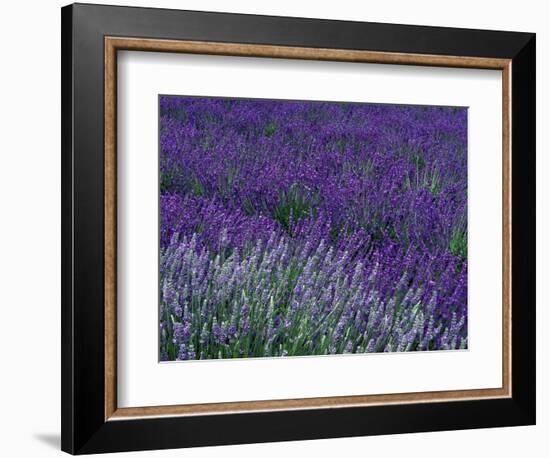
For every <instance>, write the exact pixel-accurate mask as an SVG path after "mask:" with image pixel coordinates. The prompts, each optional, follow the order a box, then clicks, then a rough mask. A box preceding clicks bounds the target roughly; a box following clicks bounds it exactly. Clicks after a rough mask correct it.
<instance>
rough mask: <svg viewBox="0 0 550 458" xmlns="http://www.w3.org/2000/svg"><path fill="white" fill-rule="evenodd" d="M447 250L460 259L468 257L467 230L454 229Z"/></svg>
mask: <svg viewBox="0 0 550 458" xmlns="http://www.w3.org/2000/svg"><path fill="white" fill-rule="evenodd" d="M449 250H450V251H451V253H452V254H454V255H455V256H458V257H459V258H461V259H462V260H465V259H466V258H467V257H468V232H467V231H466V230H464V229H456V228H455V229H454V230H453V233H452V235H451V240H450V241H449Z"/></svg>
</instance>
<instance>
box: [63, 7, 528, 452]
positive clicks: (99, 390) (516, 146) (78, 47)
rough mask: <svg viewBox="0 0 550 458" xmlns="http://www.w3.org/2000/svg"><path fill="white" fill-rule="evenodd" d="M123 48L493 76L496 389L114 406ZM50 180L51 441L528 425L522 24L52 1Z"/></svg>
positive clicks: (198, 441) (170, 443) (135, 444)
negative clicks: (57, 164)
mask: <svg viewBox="0 0 550 458" xmlns="http://www.w3.org/2000/svg"><path fill="white" fill-rule="evenodd" d="M225 24H231V27H224V25H225ZM120 50H133V51H142V52H149V51H155V52H171V53H191V54H204V55H229V56H241V57H269V58H285V59H301V60H325V61H344V62H368V63H381V64H388V65H391V64H401V65H422V66H442V67H460V68H483V69H496V70H500V71H501V72H502V87H503V91H502V107H503V109H502V132H503V136H502V164H503V174H502V183H503V194H502V202H503V212H502V215H503V218H502V235H503V246H502V259H503V263H502V264H503V265H502V278H503V287H502V315H503V326H502V368H503V373H502V380H503V384H502V386H501V387H500V388H491V389H472V390H459V391H434V392H410V393H405V394H391V393H388V394H383V395H366V396H338V397H321V398H307V399H287V400H277V401H275V400H271V401H270V400H266V401H244V402H231V403H214V404H207V403H205V404H187V405H174V406H143V407H137V408H119V407H118V405H117V399H116V398H117V396H116V393H117V351H116V333H117V332H116V330H117V321H116V319H117V313H116V301H117V282H116V272H117V270H116V269H117V267H116V266H117V265H116V246H117V245H116V241H117V222H116V209H117V193H116V181H117V161H116V138H117V125H116V101H117V95H116V87H117V71H116V69H117V66H116V63H117V52H118V51H120ZM62 180H63V182H62V188H63V192H62V449H63V450H65V451H67V452H69V453H73V454H80V453H97V452H112V451H127V450H142V449H156V448H174V447H190V446H200V445H221V444H237V443H246V442H267V441H281V440H298V439H313V438H328V437H346V436H355V435H369V434H390V433H400V432H416V431H438V430H447V429H466V428H480V427H492V426H512V425H528V424H534V422H535V275H534V272H535V35H534V34H529V33H518V32H495V31H482V30H466V29H450V28H435V27H420V26H404V25H389V24H375V23H359V22H342V21H326V20H314V19H296V18H282V17H266V16H249V15H238V14H221V13H203V12H191V11H175V10H161V9H146V8H127V7H111V6H100V5H81V4H75V5H70V6H67V7H65V8H63V9H62ZM514 222H515V225H514ZM298 425H299V427H298ZM213 430H215V431H217V433H216V435H211V433H210V432H211V431H213Z"/></svg>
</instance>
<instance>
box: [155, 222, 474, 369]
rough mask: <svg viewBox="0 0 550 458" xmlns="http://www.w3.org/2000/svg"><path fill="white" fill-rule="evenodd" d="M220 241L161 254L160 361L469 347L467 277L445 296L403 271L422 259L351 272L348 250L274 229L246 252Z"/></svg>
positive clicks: (184, 243)
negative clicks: (217, 245) (214, 247)
mask: <svg viewBox="0 0 550 458" xmlns="http://www.w3.org/2000/svg"><path fill="white" fill-rule="evenodd" d="M221 245H222V247H221V250H220V251H219V252H218V253H217V254H215V255H214V254H213V253H211V252H209V251H208V250H207V249H206V248H202V249H200V248H199V247H198V246H197V237H196V236H195V235H194V236H193V237H192V238H191V239H188V238H187V237H183V239H179V240H178V238H177V237H176V236H174V237H173V239H172V242H171V243H169V244H168V246H167V247H166V248H164V249H163V250H162V254H161V263H160V264H161V291H162V298H161V318H162V319H161V325H160V326H161V358H162V359H163V360H174V359H176V360H186V359H216V358H230V357H254V356H255V357H269V356H293V355H326V354H339V353H368V352H382V351H386V352H391V351H410V350H436V349H457V348H466V345H467V316H466V308H465V307H464V301H465V293H466V289H465V281H464V280H465V278H464V277H462V279H461V281H459V282H457V284H456V285H455V286H454V288H450V289H448V290H443V289H441V288H438V287H434V286H435V285H434V283H433V282H430V281H429V280H427V279H426V278H424V277H423V276H422V274H421V272H420V271H418V272H417V273H416V275H415V273H414V272H409V269H408V267H410V266H411V265H413V264H414V263H415V261H417V262H418V261H421V260H418V259H417V260H413V259H405V269H404V271H403V272H401V273H400V274H397V275H396V272H395V271H394V272H392V264H393V263H392V262H388V261H389V260H388V259H383V258H381V257H379V258H378V259H375V260H373V262H372V263H371V264H370V265H368V266H367V265H363V264H362V262H360V261H359V262H356V263H354V268H353V271H352V272H349V270H348V269H347V266H348V265H349V263H350V261H351V255H350V253H349V252H347V251H339V250H336V249H334V248H333V247H331V246H330V245H329V244H326V243H324V242H323V241H321V242H319V243H318V244H317V245H312V244H309V243H306V244H299V243H295V242H294V241H293V240H291V239H289V238H288V237H285V236H282V237H278V236H277V235H276V234H275V233H272V235H271V237H270V238H269V239H268V241H267V242H262V241H258V242H257V243H256V244H255V245H254V246H253V247H252V248H250V249H248V250H245V251H246V252H241V251H240V250H237V249H235V250H232V251H231V253H230V254H229V255H226V252H225V250H224V249H223V242H221ZM455 261H456V260H454V259H453V258H448V259H446V260H444V261H443V262H442V261H441V260H439V262H440V263H443V264H445V263H446V264H448V266H447V269H446V270H448V271H449V272H453V271H454V270H455V269H456V264H455ZM388 276H389V277H394V278H397V276H400V278H398V279H397V281H392V282H389V284H388V282H387V281H384V278H387V277H388ZM442 303H445V304H446V310H445V312H446V313H441V310H442V307H441V305H442Z"/></svg>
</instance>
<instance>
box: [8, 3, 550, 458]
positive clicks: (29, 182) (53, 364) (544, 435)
mask: <svg viewBox="0 0 550 458" xmlns="http://www.w3.org/2000/svg"><path fill="white" fill-rule="evenodd" d="M93 3H97V2H93ZM108 3H111V4H127V3H126V2H120V1H116V0H109V1H108ZM128 3H130V4H132V5H135V6H157V7H168V8H180V9H196V10H211V11H228V12H238V13H252V14H254V13H256V14H271V15H283V16H303V17H315V18H326V19H348V20H362V21H379V22H393V23H405V24H425V25H441V26H450V27H469V28H486V29H501V30H520V31H529V32H536V33H537V47H538V49H537V59H538V69H537V80H538V88H537V91H538V97H537V128H538V139H537V140H538V141H537V146H538V148H537V150H538V172H537V180H538V182H537V186H538V201H537V207H538V214H539V218H538V222H537V224H538V236H537V237H538V249H537V252H538V255H539V257H538V260H537V262H538V291H537V293H538V294H537V297H538V301H537V304H538V358H537V359H538V368H539V371H538V377H537V381H538V425H537V426H534V427H522V428H504V429H488V430H474V431H451V432H442V433H427V434H407V435H398V436H381V437H366V438H352V439H332V440H320V441H307V442H306V441H304V442H290V443H275V444H260V445H242V446H231V447H223V448H220V447H217V448H202V449H191V450H185V451H181V450H172V451H158V452H146V453H140V454H139V455H138V454H126V455H124V456H158V457H170V456H182V455H183V454H185V456H187V457H193V458H198V457H216V456H220V457H221V456H223V457H224V458H231V457H239V458H245V457H256V456H263V457H271V456H273V457H280V456H287V457H293V456H316V457H324V456H345V455H356V456H367V455H370V456H385V457H392V456H400V455H404V454H406V455H407V457H409V458H414V457H425V456H426V455H435V456H444V457H445V458H451V457H461V458H464V457H469V456H477V455H479V454H489V455H491V456H497V455H498V456H500V457H501V458H505V457H515V456H529V457H540V456H547V453H548V450H550V397H549V396H548V395H547V391H548V390H547V389H546V387H545V384H546V385H547V384H548V375H549V369H550V362H549V355H550V348H549V345H550V344H549V342H550V340H549V339H548V338H545V337H544V335H543V331H544V330H545V329H546V328H547V327H548V326H549V325H550V314H549V313H548V312H546V311H544V310H543V308H544V304H545V303H546V304H548V301H549V300H550V279H549V278H548V268H549V263H550V243H548V242H546V243H545V242H544V240H543V234H544V232H545V231H547V230H548V228H550V209H548V206H547V202H550V195H549V193H550V186H549V185H547V184H546V185H545V184H544V183H543V178H544V177H546V176H548V175H549V174H550V161H549V160H548V159H543V151H544V144H543V141H544V138H543V136H544V134H545V133H546V132H543V130H544V129H543V126H544V125H545V124H544V121H545V119H544V117H545V115H546V116H548V110H550V92H549V91H548V90H547V89H546V88H545V87H543V85H544V66H545V65H547V61H546V62H545V60H544V57H546V56H545V52H546V54H547V53H548V50H549V49H550V31H549V26H550V14H549V12H548V11H547V10H546V9H545V8H546V7H545V2H542V1H540V0H523V1H521V2H518V1H508V0H506V1H505V0H501V1H499V2H496V1H493V2H480V1H478V0H461V1H459V2H441V1H436V0H434V1H432V0H416V1H414V2H411V1H407V0H387V1H384V2H357V1H356V0H339V1H337V2H335V1H331V0H326V1H325V0H322V1H321V0H317V1H316V2H305V1H304V2H297V1H296V0H277V1H273V2H268V3H262V2H258V1H254V0H232V1H231V2H227V1H223V0H202V1H199V0H189V1H183V0H181V1H176V0H173V1H167V0H161V1H152V0H147V1H143V0H141V1H140V0H128ZM63 4H64V2H60V1H57V0H47V1H44V0H43V1H35V0H27V1H25V2H9V3H5V4H3V5H2V6H3V7H2V13H1V16H0V38H1V41H0V42H1V43H2V65H1V70H0V126H1V130H0V161H1V165H0V211H1V214H2V216H3V218H2V222H1V224H0V278H1V281H0V313H1V318H0V355H1V365H0V374H1V376H0V454H1V455H2V456H6V457H19V456H21V457H23V456H25V457H27V456H29V457H48V456H59V454H60V453H61V452H60V451H59V429H60V416H59V411H60V407H59V403H60V393H59V391H60V389H59V386H60V375H59V374H60V338H59V335H60V11H59V8H60V7H61V6H62V5H63ZM546 145H548V136H547V137H546ZM543 211H544V213H543ZM545 280H546V285H543V283H544V282H545ZM213 434H215V431H213Z"/></svg>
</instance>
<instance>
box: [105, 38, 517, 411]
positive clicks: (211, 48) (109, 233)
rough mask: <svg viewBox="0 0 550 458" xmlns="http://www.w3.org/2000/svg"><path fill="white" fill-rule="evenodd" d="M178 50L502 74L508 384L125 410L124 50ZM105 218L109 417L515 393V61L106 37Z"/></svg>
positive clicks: (504, 360) (504, 336)
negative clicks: (120, 290)
mask: <svg viewBox="0 0 550 458" xmlns="http://www.w3.org/2000/svg"><path fill="white" fill-rule="evenodd" d="M119 50H127V51H144V52H173V53H187V54H206V55H222V56H240V57H267V58H281V59H301V60H321V61H337V62H357V63H378V64H394V65H420V66H436V67H456V68H479V69H493V70H501V72H502V381H503V383H502V387H500V388H488V389H471V390H451V391H430V392H414V393H396V394H375V395H353V396H332V397H318V398H301V399H283V400H264V401H241V402H223V403H208V404H181V405H169V406H143V407H126V408H118V404H117V371H116V367H117V344H116V343H117V335H116V332H117V321H116V320H117V314H116V291H117V286H116V272H117V268H116V265H117V264H116V247H117V226H116V224H117V221H116V212H117V210H116V209H117V165H116V164H117V160H116V154H117V153H116V151H117V145H116V137H117V125H116V122H117V120H116V112H117V51H119ZM104 57H105V61H104V65H105V67H104V98H105V99H104V109H105V113H104V136H105V138H104V160H105V163H104V164H105V165H104V179H105V188H104V216H105V230H104V242H105V253H104V255H105V258H104V259H105V265H104V275H105V280H104V293H105V304H104V311H105V381H104V382H105V383H104V388H105V396H104V401H105V402H104V407H105V409H104V411H105V420H106V421H114V420H130V419H138V418H144V417H162V416H192V415H215V414H229V413H250V412H268V411H281V410H305V409H326V408H342V407H364V406H373V405H388V404H411V403H426V402H444V401H465V400H480V399H497V398H509V397H511V394H512V363H511V348H512V335H511V318H512V310H511V287H512V284H511V242H512V239H511V235H512V226H511V186H512V182H511V121H512V119H511V103H512V98H511V90H512V89H511V87H512V86H511V66H512V63H511V60H510V59H495V58H484V57H463V56H446V55H428V54H407V53H390V52H377V51H360V50H344V49H326V48H302V47H289V46H272V45H252V44H240V43H216V42H199V41H180V40H160V39H159V40H157V39H147V38H124V37H105V38H104Z"/></svg>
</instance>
